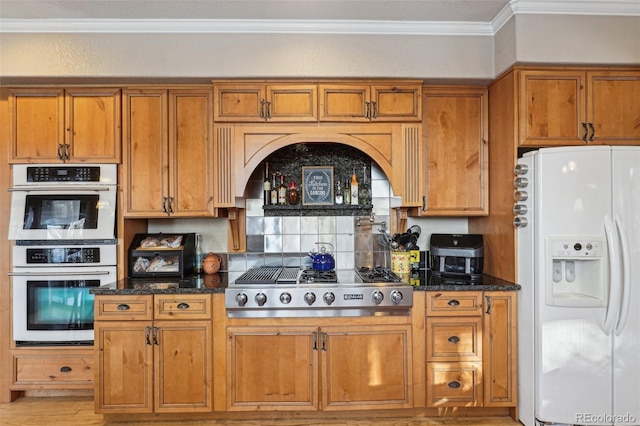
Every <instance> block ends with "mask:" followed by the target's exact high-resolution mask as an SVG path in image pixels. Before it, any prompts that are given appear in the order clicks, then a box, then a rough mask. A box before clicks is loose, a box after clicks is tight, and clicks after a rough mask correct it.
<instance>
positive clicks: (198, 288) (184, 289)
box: [90, 270, 520, 295]
mask: <svg viewBox="0 0 640 426" xmlns="http://www.w3.org/2000/svg"><path fill="white" fill-rule="evenodd" d="M410 280H411V284H412V285H413V289H414V291H517V290H520V285H519V284H515V283H513V282H510V281H505V280H501V279H499V278H495V277H492V276H490V275H482V276H481V277H480V278H479V279H478V280H473V281H471V280H466V279H461V278H443V277H435V276H433V274H432V273H431V271H428V270H427V271H425V270H421V271H419V272H416V273H413V274H412V275H411V277H410ZM228 286H229V279H228V273H226V272H218V273H216V274H211V275H202V276H199V277H198V276H189V277H185V278H178V277H176V278H173V277H156V278H125V279H122V280H119V281H117V282H113V283H110V284H107V285H103V286H100V287H97V288H92V289H91V290H90V293H92V294H97V295H132V294H136V295H137V294H210V293H224V291H225V289H226V288H227V287H228Z"/></svg>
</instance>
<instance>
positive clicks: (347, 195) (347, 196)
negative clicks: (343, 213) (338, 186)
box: [342, 182, 351, 205]
mask: <svg viewBox="0 0 640 426" xmlns="http://www.w3.org/2000/svg"><path fill="white" fill-rule="evenodd" d="M342 194H343V197H342V198H344V203H345V204H346V205H350V204H351V188H350V187H349V182H346V183H345V184H344V190H343V191H342Z"/></svg>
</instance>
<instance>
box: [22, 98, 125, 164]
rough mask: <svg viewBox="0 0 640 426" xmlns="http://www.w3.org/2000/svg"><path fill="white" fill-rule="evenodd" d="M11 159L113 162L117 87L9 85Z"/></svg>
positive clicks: (117, 134)
mask: <svg viewBox="0 0 640 426" xmlns="http://www.w3.org/2000/svg"><path fill="white" fill-rule="evenodd" d="M10 102H11V113H12V126H11V129H12V136H11V158H10V161H11V162H12V163H46V162H58V161H62V162H69V163H84V162H97V163H119V162H120V150H121V132H120V120H121V118H120V89H117V88H85V87H79V88H73V89H67V90H64V89H14V90H12V91H11V95H10Z"/></svg>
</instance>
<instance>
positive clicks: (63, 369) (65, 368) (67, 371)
mask: <svg viewBox="0 0 640 426" xmlns="http://www.w3.org/2000/svg"><path fill="white" fill-rule="evenodd" d="M60 372H61V373H70V372H71V367H69V366H68V365H63V366H62V367H61V368H60Z"/></svg>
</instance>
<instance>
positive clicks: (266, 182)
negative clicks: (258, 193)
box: [262, 162, 271, 206]
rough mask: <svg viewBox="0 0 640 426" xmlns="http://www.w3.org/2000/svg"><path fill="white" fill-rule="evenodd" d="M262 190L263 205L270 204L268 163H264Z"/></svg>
mask: <svg viewBox="0 0 640 426" xmlns="http://www.w3.org/2000/svg"><path fill="white" fill-rule="evenodd" d="M262 189H263V191H264V205H265V206H268V205H269V204H271V182H269V163H266V162H265V163H264V182H263V183H262Z"/></svg>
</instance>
